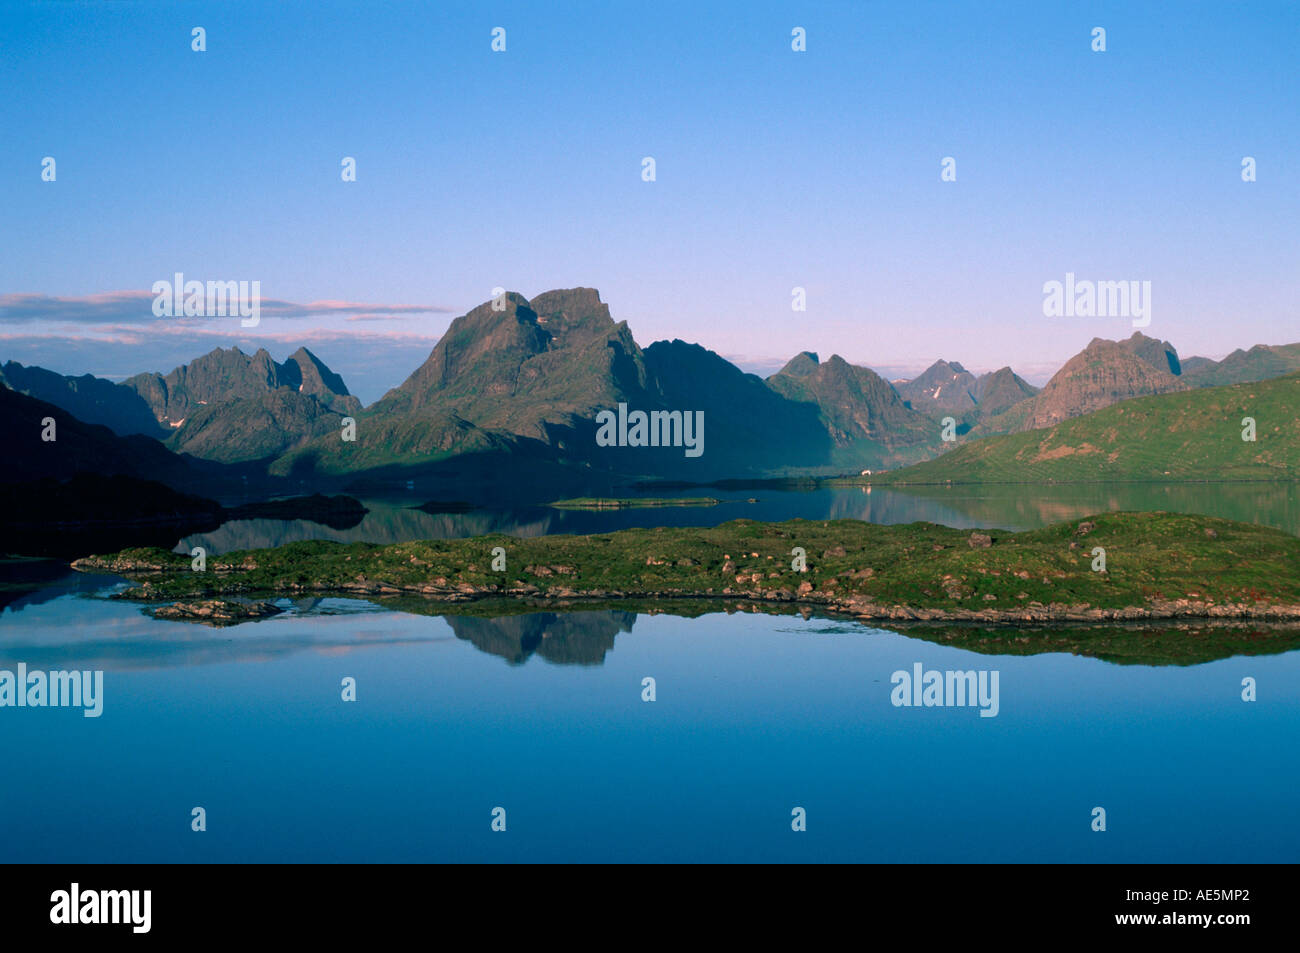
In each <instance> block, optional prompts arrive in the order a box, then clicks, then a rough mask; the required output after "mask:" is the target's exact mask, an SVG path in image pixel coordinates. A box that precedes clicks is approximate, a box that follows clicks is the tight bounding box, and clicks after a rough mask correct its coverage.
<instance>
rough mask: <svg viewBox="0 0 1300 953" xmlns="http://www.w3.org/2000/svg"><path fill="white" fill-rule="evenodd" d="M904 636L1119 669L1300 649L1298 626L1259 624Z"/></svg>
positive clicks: (926, 631) (911, 632) (923, 630)
mask: <svg viewBox="0 0 1300 953" xmlns="http://www.w3.org/2000/svg"><path fill="white" fill-rule="evenodd" d="M897 628H898V629H899V631H900V632H902V633H903V634H904V635H908V636H911V637H913V638H918V639H924V640H925V641H927V642H934V643H936V644H938V645H948V646H951V647H953V648H958V649H966V650H967V651H970V652H979V653H981V654H984V655H1043V654H1047V653H1054V652H1055V653H1069V654H1070V655H1083V656H1086V657H1088V658H1095V659H1100V660H1102V661H1104V662H1113V663H1115V664H1116V665H1199V664H1201V663H1203V662H1210V661H1213V660H1215V659H1221V658H1230V657H1232V656H1234V655H1279V654H1281V653H1283V652H1290V651H1293V650H1295V649H1297V648H1300V627H1297V626H1295V625H1290V626H1270V625H1266V624H1260V623H1247V624H1241V623H1221V624H1215V625H1207V624H1205V623H1203V622H1198V623H1197V624H1194V625H1187V624H1183V625H1169V624H1167V623H1166V624H1163V625H1150V624H1147V625H1122V624H1120V625H1117V624H1116V623H1113V622H1111V623H1107V624H1106V625H1099V626H1090V627H1083V626H1068V627H1067V626H1050V627H1044V628H1040V629H1034V630H1030V631H1023V630H1020V629H1017V630H1014V631H1008V630H1007V629H1006V627H1005V626H1003V627H1002V628H981V627H975V626H953V625H948V626H942V627H935V626H933V625H912V626H899V627H897Z"/></svg>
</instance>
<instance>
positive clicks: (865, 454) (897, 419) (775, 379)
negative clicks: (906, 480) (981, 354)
mask: <svg viewBox="0 0 1300 953" xmlns="http://www.w3.org/2000/svg"><path fill="white" fill-rule="evenodd" d="M766 383H767V386H768V387H769V388H771V389H772V390H773V391H775V392H776V393H777V394H780V395H781V396H782V397H784V398H786V399H787V400H789V401H793V402H796V403H802V404H812V405H815V406H816V408H817V412H818V419H819V421H820V424H821V426H822V427H823V428H824V429H825V431H826V432H827V433H828V434H829V435H830V438H831V441H832V442H833V444H834V447H835V453H834V458H835V461H836V462H837V463H839V464H840V465H847V464H852V465H854V466H867V465H870V466H880V465H881V464H883V463H886V462H897V461H898V460H899V459H900V454H901V455H902V457H904V458H905V457H907V456H910V457H911V458H912V459H916V458H917V456H918V453H920V452H923V448H930V449H932V448H933V446H934V445H935V444H936V443H937V439H938V435H939V430H938V428H937V427H936V426H935V424H934V423H933V421H931V420H929V419H928V418H926V417H924V416H923V415H921V414H919V413H917V412H916V411H914V410H911V409H910V408H908V407H907V405H906V404H905V403H904V402H903V399H902V397H900V396H899V394H898V392H896V391H895V390H894V388H893V386H891V385H890V383H889V382H888V381H886V380H885V379H884V378H883V377H881V376H880V375H879V374H877V373H876V372H875V371H872V370H870V369H868V368H865V367H858V366H856V365H854V364H850V363H848V362H847V361H845V360H844V359H843V358H842V357H840V356H839V355H838V354H836V355H832V356H831V358H830V360H828V361H826V362H825V363H822V362H821V361H820V360H819V359H818V357H817V355H816V354H814V353H812V352H811V351H804V352H802V353H800V354H797V355H796V356H795V357H793V358H791V359H790V361H789V363H787V364H786V365H785V367H783V368H782V369H781V370H780V371H778V372H777V373H775V374H773V375H772V376H771V377H769V378H768V379H767V382H766ZM909 449H911V450H915V451H917V452H915V453H912V454H910V455H909V454H907V453H906V451H907V450H909ZM792 456H793V455H792Z"/></svg>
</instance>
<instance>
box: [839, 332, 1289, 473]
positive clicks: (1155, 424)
mask: <svg viewBox="0 0 1300 953" xmlns="http://www.w3.org/2000/svg"><path fill="white" fill-rule="evenodd" d="M1108 343H1109V342H1108ZM1247 417H1249V418H1251V419H1252V420H1253V421H1254V422H1255V432H1254V438H1255V439H1254V440H1244V439H1242V435H1243V431H1244V430H1245V429H1246V428H1245V426H1244V424H1243V421H1244V420H1245V419H1246V418H1247ZM1297 474H1300V373H1293V374H1288V375H1286V376H1285V377H1277V378H1273V379H1272V380H1264V381H1247V382H1245V383H1241V384H1230V385H1225V386H1221V387H1201V388H1196V389H1190V388H1186V387H1184V388H1182V389H1179V390H1177V391H1175V392H1173V393H1167V394H1158V395H1155V396H1150V397H1140V398H1136V399H1133V400H1125V401H1123V402H1121V403H1116V404H1114V405H1113V406H1110V407H1106V408H1104V409H1102V410H1098V411H1096V412H1094V413H1091V414H1085V415H1083V416H1079V417H1073V418H1070V419H1069V420H1064V421H1061V422H1059V423H1057V424H1055V425H1053V426H1049V427H1046V428H1043V429H1038V430H1029V431H1025V432H1021V433H1013V434H1003V435H998V436H991V437H987V438H984V439H970V440H967V441H964V442H961V443H959V444H958V445H956V446H955V447H954V448H953V449H952V450H950V451H948V452H947V453H945V454H943V455H942V456H940V457H938V458H936V459H934V460H930V461H928V462H926V463H921V464H918V465H916V466H912V467H905V468H903V469H901V470H895V471H892V472H890V473H887V474H885V475H883V476H877V475H873V476H871V477H870V478H869V479H870V480H871V482H872V483H884V484H896V483H903V484H936V483H949V482H951V483H1034V484H1041V483H1048V482H1056V483H1102V482H1130V481H1142V482H1148V481H1149V482H1153V483H1160V482H1169V481H1181V480H1204V481H1222V480H1288V479H1291V480H1293V479H1295V478H1296V476H1297ZM867 479H868V478H867V477H865V476H860V477H858V478H857V482H862V481H865V480H867Z"/></svg>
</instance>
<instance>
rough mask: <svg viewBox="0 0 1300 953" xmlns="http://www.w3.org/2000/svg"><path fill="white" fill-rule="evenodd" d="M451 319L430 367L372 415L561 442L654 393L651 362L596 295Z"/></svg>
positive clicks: (572, 294) (571, 294) (480, 310)
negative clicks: (603, 414)
mask: <svg viewBox="0 0 1300 953" xmlns="http://www.w3.org/2000/svg"><path fill="white" fill-rule="evenodd" d="M503 304H504V310H501V311H496V310H494V309H493V302H490V301H489V302H485V303H484V304H482V305H479V306H478V307H477V308H475V309H474V310H472V311H470V312H469V313H468V314H465V315H463V316H461V317H459V318H457V319H456V320H454V321H452V323H451V325H450V327H448V329H447V333H446V334H444V335H443V336H442V337H441V338H440V339H439V340H438V343H437V345H436V346H435V347H434V349H433V352H432V353H431V354H430V355H429V357H428V359H427V360H426V361H425V362H424V363H423V364H422V365H421V366H420V367H419V368H418V369H417V370H416V371H415V373H413V374H412V375H411V376H410V377H408V378H407V379H406V380H405V381H404V382H402V384H401V385H400V386H398V387H397V388H396V389H395V390H392V391H389V392H388V394H386V395H385V396H384V397H383V399H382V400H380V401H379V403H378V404H376V405H375V406H374V407H372V408H371V411H372V412H373V413H374V414H376V415H393V414H422V413H434V412H436V413H442V414H454V415H456V416H458V417H460V418H462V419H464V420H467V421H470V422H471V423H473V424H474V425H475V426H477V427H480V428H485V429H495V430H505V431H508V432H510V433H514V434H519V435H521V436H525V437H530V438H533V439H537V440H541V441H543V442H545V443H559V442H562V441H563V439H564V437H565V436H566V435H571V434H572V433H573V432H575V431H588V430H589V431H590V433H591V434H592V435H593V437H594V433H595V422H594V421H595V416H596V413H597V412H598V411H600V410H603V409H607V408H611V407H614V406H616V405H617V404H618V403H619V402H629V403H630V402H642V401H643V400H644V398H645V396H646V394H647V372H646V368H645V359H644V355H643V354H642V352H641V348H640V347H638V346H637V343H636V341H634V340H633V339H632V333H631V332H630V331H629V330H628V327H627V322H620V323H617V324H616V323H615V322H614V320H613V318H611V317H610V314H609V308H608V306H607V305H605V304H604V303H603V302H601V300H600V295H599V292H597V291H595V290H594V289H591V288H574V289H571V290H569V291H552V292H548V293H546V294H543V295H539V296H537V298H535V299H534V300H533V301H532V302H529V301H528V300H527V299H525V298H524V297H523V296H522V295H519V294H515V293H513V292H512V293H509V294H507V295H505V297H504V301H503Z"/></svg>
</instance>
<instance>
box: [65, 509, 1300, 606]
mask: <svg viewBox="0 0 1300 953" xmlns="http://www.w3.org/2000/svg"><path fill="white" fill-rule="evenodd" d="M498 547H499V548H500V549H498ZM796 547H797V548H799V549H801V550H802V551H803V553H804V558H805V561H806V566H807V570H806V571H804V572H799V571H797V570H796V569H795V568H793V567H792V562H794V560H795V559H796V554H795V552H794V551H795V550H796ZM1097 548H1102V549H1105V551H1106V569H1105V571H1104V572H1098V571H1094V570H1093V568H1092V567H1093V565H1094V561H1095V559H1096V557H1095V556H1094V552H1093V551H1094V550H1095V549H1097ZM494 550H497V552H496V553H495V554H494ZM500 550H504V555H505V571H497V570H494V568H493V563H494V560H495V562H496V565H498V566H499V565H500V558H499V557H500V555H501V554H500ZM73 566H74V568H76V569H79V570H85V571H108V572H114V573H118V574H120V575H123V576H125V577H127V578H128V579H130V580H132V581H133V582H135V583H136V585H135V586H134V587H133V588H132V589H130V590H128V592H127V593H126V594H125V595H126V597H128V598H133V599H139V600H142V601H148V602H160V601H176V600H192V599H210V598H214V597H223V596H241V597H242V596H248V595H252V594H267V593H270V594H280V595H300V594H304V593H324V592H337V593H351V594H360V595H366V596H397V595H419V596H422V597H424V598H426V599H432V600H436V601H441V602H471V601H478V600H502V599H504V600H526V601H529V602H532V603H548V602H549V603H551V604H560V603H565V602H574V601H581V602H584V603H601V602H606V601H612V600H646V599H650V600H683V599H686V600H689V599H715V600H733V601H734V600H737V599H744V600H750V601H756V602H762V603H776V604H786V605H806V606H810V607H813V608H816V609H819V610H823V611H829V612H835V613H844V614H848V615H852V616H856V617H858V618H862V619H890V620H917V621H972V622H981V623H989V624H1022V623H1029V624H1037V623H1043V622H1053V621H1080V622H1097V621H1108V620H1120V621H1138V620H1143V619H1173V618H1207V619H1211V618H1217V619H1234V618H1237V619H1273V620H1282V621H1300V538H1297V537H1294V536H1291V535H1289V534H1287V533H1284V532H1281V531H1280V530H1274V529H1269V528H1266V527H1261V526H1256V525H1253V524H1248V523H1237V522H1233V521H1230V520H1222V519H1216V518H1212V517H1204V516H1193V515H1185V514H1175V513H1107V514H1103V515H1099V516H1095V517H1091V518H1089V519H1086V520H1082V521H1071V522H1069V523H1062V524H1057V525H1055V526H1049V527H1045V528H1042V529H1037V530H1029V531H1025V532H1021V533H1008V532H1002V531H998V530H985V531H974V532H972V531H970V530H957V529H951V528H948V527H943V526H937V525H934V524H930V523H912V524H907V525H901V526H899V525H896V526H881V525H877V524H871V523H863V522H860V521H857V520H790V521H786V522H781V523H763V522H757V521H754V520H734V521H732V522H729V523H724V524H722V525H720V526H716V527H711V528H696V527H672V528H668V527H661V528H655V529H629V530H621V531H618V532H614V533H605V534H598V535H591V536H545V537H535V538H531V539H519V538H515V537H509V536H501V535H493V536H482V537H475V538H471V539H458V540H422V541H417V542H407V543H396V544H391V545H375V544H368V543H352V544H340V543H333V542H320V541H316V542H303V543H293V544H289V545H286V546H281V547H278V548H275V549H262V550H247V551H241V552H233V553H229V554H226V555H223V556H213V557H210V558H209V559H208V560H207V567H206V571H204V572H196V571H193V570H192V569H191V563H190V558H189V557H188V556H184V555H181V554H177V553H171V552H167V551H164V550H160V549H133V550H124V551H122V552H120V553H117V554H114V555H109V556H92V557H87V558H85V559H80V560H77V561H76V562H74V563H73Z"/></svg>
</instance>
